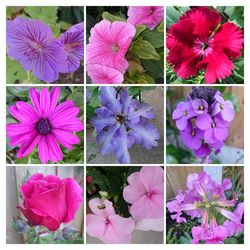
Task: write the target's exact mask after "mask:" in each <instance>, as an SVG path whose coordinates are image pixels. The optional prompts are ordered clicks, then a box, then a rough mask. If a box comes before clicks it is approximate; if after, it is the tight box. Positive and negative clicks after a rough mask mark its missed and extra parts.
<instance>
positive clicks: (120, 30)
mask: <svg viewBox="0 0 250 250" xmlns="http://www.w3.org/2000/svg"><path fill="white" fill-rule="evenodd" d="M128 16H129V18H128V20H127V22H126V21H114V22H110V21H108V20H102V21H101V22H99V23H97V24H96V25H95V26H94V27H93V28H92V29H91V31H90V38H89V44H88V45H87V47H86V50H87V72H88V75H89V77H90V78H91V80H92V82H93V83H98V84H115V83H116V84H119V83H122V82H123V80H124V76H123V75H124V74H125V72H126V70H127V68H128V66H129V64H128V61H127V59H126V58H125V55H126V54H127V52H128V49H129V47H130V45H131V43H132V40H133V38H134V36H135V33H136V28H135V26H137V25H146V26H147V27H148V28H149V29H153V28H155V27H156V26H157V25H158V24H159V23H160V22H161V21H162V19H163V17H164V12H163V7H154V6H138V7H136V6H134V7H129V9H128Z"/></svg>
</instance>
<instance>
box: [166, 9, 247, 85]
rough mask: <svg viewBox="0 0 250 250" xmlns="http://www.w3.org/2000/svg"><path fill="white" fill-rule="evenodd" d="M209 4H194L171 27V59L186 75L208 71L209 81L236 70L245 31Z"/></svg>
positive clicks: (179, 73)
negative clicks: (235, 61)
mask: <svg viewBox="0 0 250 250" xmlns="http://www.w3.org/2000/svg"><path fill="white" fill-rule="evenodd" d="M221 22H222V17H221V16H220V14H219V13H218V12H217V11H216V10H213V9H210V8H208V7H199V8H192V9H191V10H189V11H187V12H186V13H185V14H184V15H182V16H181V17H180V19H179V21H178V22H177V23H175V24H173V25H171V26H170V27H169V29H168V31H167V48H168V50H169V53H168V56H167V61H168V62H169V63H170V65H172V66H173V69H174V71H175V72H176V74H177V75H178V76H179V77H181V78H183V79H186V78H189V77H191V76H195V75H196V74H197V72H198V71H199V70H204V71H205V82H206V83H215V82H216V81H217V80H218V79H224V78H226V77H228V76H229V75H231V74H232V70H233V69H234V64H233V62H232V59H237V58H239V57H240V56H241V50H242V47H243V41H244V38H243V32H242V30H241V29H240V28H239V27H238V26H236V25H235V24H233V23H231V22H225V23H223V24H222V23H221Z"/></svg>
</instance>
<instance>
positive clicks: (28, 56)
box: [6, 17, 67, 83]
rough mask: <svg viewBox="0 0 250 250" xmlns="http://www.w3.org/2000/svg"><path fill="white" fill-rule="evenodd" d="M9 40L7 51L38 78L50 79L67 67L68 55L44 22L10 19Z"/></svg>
mask: <svg viewBox="0 0 250 250" xmlns="http://www.w3.org/2000/svg"><path fill="white" fill-rule="evenodd" d="M6 40H7V53H8V55H9V56H10V57H11V58H13V59H15V60H17V61H18V62H19V63H20V64H21V66H22V67H23V68H24V69H25V70H26V71H32V72H33V73H34V75H35V77H36V78H38V79H40V80H42V81H45V82H49V83H50V82H53V81H55V80H57V79H58V72H64V71H65V69H66V66H67V64H66V59H67V55H66V53H65V51H64V49H63V48H62V47H61V46H59V45H58V44H57V42H56V41H55V40H54V38H53V34H52V31H51V29H50V27H49V26H48V25H46V24H44V23H43V22H41V21H39V20H31V19H26V18H22V17H16V18H15V19H14V20H13V21H7V26H6Z"/></svg>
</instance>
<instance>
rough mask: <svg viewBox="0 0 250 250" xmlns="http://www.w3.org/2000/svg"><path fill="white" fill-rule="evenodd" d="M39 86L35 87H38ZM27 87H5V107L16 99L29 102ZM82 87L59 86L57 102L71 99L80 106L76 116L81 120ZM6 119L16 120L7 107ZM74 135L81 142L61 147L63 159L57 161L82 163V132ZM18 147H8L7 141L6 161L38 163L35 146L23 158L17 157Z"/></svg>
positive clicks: (82, 118) (14, 121)
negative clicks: (70, 146)
mask: <svg viewBox="0 0 250 250" xmlns="http://www.w3.org/2000/svg"><path fill="white" fill-rule="evenodd" d="M40 88H41V87H37V89H40ZM29 89H30V88H29V87H23V86H22V87H7V91H6V104H7V107H8V106H10V105H11V104H15V103H16V102H17V101H24V102H29V103H31V102H30V98H29ZM83 99H84V98H83V87H61V91H60V98H59V103H61V102H63V101H65V100H73V101H74V103H75V105H76V106H77V107H79V108H80V112H79V114H78V117H79V118H80V119H81V120H82V121H83V120H84V117H83V115H84V106H83V105H84V101H83ZM6 112H7V115H6V120H7V124H8V123H16V122H17V121H16V120H15V119H14V118H13V117H12V116H11V115H10V113H9V111H8V109H7V111H6ZM76 135H77V136H78V137H79V138H81V142H80V143H79V144H78V145H74V146H73V149H72V150H67V149H66V148H64V147H61V149H62V152H63V156H64V158H63V160H62V161H60V162H58V163H61V164H63V163H65V164H70V163H71V164H73V163H83V155H84V152H83V148H84V146H83V136H84V133H83V132H77V133H76ZM17 149H18V147H15V148H13V147H10V146H9V143H8V141H7V145H6V157H7V159H6V160H7V162H8V163H17V164H40V163H41V161H40V159H39V156H38V152H37V147H36V148H35V149H34V150H33V151H32V153H31V154H30V155H28V156H27V157H25V158H21V159H17V158H16V153H17Z"/></svg>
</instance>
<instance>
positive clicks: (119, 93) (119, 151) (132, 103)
mask: <svg viewBox="0 0 250 250" xmlns="http://www.w3.org/2000/svg"><path fill="white" fill-rule="evenodd" d="M99 100H100V103H101V107H100V108H97V109H96V110H95V113H96V117H95V118H94V119H93V120H92V123H93V125H94V127H95V129H96V132H97V137H96V141H97V143H98V144H99V145H100V146H101V150H100V152H101V154H103V155H107V154H110V153H115V155H116V158H117V161H118V162H119V163H130V155H129V151H128V149H129V148H130V147H131V146H132V145H134V144H140V145H142V146H143V147H145V148H146V149H151V148H152V147H154V146H157V140H158V139H159V138H160V134H159V133H158V131H157V128H156V127H155V125H154V124H153V123H151V122H150V120H151V119H154V118H155V114H154V112H153V109H152V107H151V106H150V105H148V104H145V103H141V102H139V101H138V100H136V99H133V98H132V97H131V96H129V95H128V91H127V90H126V89H121V90H116V89H115V88H114V87H107V86H105V87H100V88H99Z"/></svg>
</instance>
